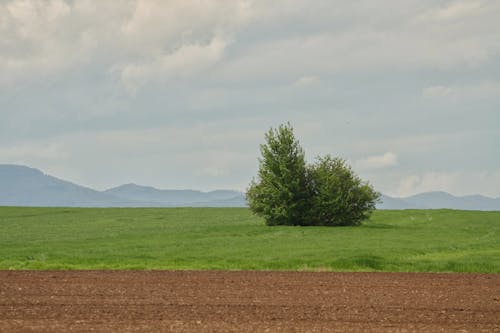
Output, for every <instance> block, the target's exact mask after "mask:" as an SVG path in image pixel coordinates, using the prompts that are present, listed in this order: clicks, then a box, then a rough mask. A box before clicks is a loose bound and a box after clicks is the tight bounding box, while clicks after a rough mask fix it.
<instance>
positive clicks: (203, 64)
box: [120, 37, 227, 92]
mask: <svg viewBox="0 0 500 333" xmlns="http://www.w3.org/2000/svg"><path fill="white" fill-rule="evenodd" d="M226 45H227V41H225V40H222V39H220V38H218V37H215V38H213V39H212V40H211V41H210V43H208V44H207V45H200V44H190V45H183V46H181V47H180V48H179V49H177V50H175V51H174V52H172V53H169V54H162V55H160V56H158V57H157V58H155V59H153V60H151V61H149V62H143V63H139V64H127V65H125V66H124V67H123V69H121V70H120V72H121V74H120V76H121V80H122V82H123V84H124V85H125V86H126V87H127V89H128V90H129V91H130V92H136V91H137V90H138V89H139V88H140V87H141V86H142V85H144V84H145V83H146V82H151V81H165V80H169V79H182V78H189V77H191V76H193V75H197V74H200V72H203V71H206V70H208V69H209V68H211V67H213V66H214V65H215V64H217V62H219V61H220V60H221V58H222V56H223V54H224V49H225V47H226Z"/></svg>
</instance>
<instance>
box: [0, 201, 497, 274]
mask: <svg viewBox="0 0 500 333" xmlns="http://www.w3.org/2000/svg"><path fill="white" fill-rule="evenodd" d="M0 269H229V270H248V269H255V270H312V271H315V270H321V271H323V270H325V271H408V272H410V271H411V272H428V271H432V272H491V273H493V272H494V273H499V272H500V212H473V211H454V210H405V211H377V212H375V213H374V215H373V216H372V218H371V220H370V221H367V222H366V223H365V224H364V225H363V226H361V227H333V228H331V227H330V228H329V227H267V226H265V225H264V222H263V220H261V219H260V218H258V217H255V216H253V215H252V214H251V213H250V211H249V210H248V209H245V208H137V209H133V208H119V209H115V208H110V209H94V208H91V209H90V208H87V209H85V208H14V207H0Z"/></svg>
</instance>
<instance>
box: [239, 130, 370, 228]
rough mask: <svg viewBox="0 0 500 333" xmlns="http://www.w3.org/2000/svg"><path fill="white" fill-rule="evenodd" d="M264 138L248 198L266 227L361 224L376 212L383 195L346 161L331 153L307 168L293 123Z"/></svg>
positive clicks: (271, 131)
mask: <svg viewBox="0 0 500 333" xmlns="http://www.w3.org/2000/svg"><path fill="white" fill-rule="evenodd" d="M265 140H266V142H265V143H264V144H262V145H261V146H260V151H261V154H262V157H261V158H260V159H259V171H258V174H257V179H256V180H255V179H253V180H252V181H251V183H250V186H249V188H248V190H247V193H246V197H247V200H248V203H249V206H250V209H251V210H252V211H253V212H254V213H255V214H257V215H259V216H262V217H264V219H265V221H266V224H267V225H323V226H344V225H359V224H361V222H362V221H363V220H365V219H367V218H368V217H369V216H370V214H371V213H372V212H373V210H374V209H375V204H376V203H377V201H378V199H379V197H380V194H379V193H377V192H375V190H374V189H373V187H372V186H371V185H370V184H369V183H368V182H364V181H362V180H361V179H360V178H359V177H358V176H357V175H356V174H355V173H354V172H353V170H352V169H351V168H350V167H349V166H348V165H347V163H346V162H345V161H344V160H343V159H341V158H333V157H331V156H329V155H327V156H326V157H322V158H321V157H320V158H318V159H317V161H316V162H315V163H314V164H312V165H306V162H305V157H304V156H305V155H304V150H303V149H302V148H301V147H300V145H299V142H298V141H297V139H295V136H294V134H293V128H292V127H291V125H290V124H286V125H280V126H279V127H278V128H277V129H273V128H271V129H270V130H269V132H267V133H266V136H265Z"/></svg>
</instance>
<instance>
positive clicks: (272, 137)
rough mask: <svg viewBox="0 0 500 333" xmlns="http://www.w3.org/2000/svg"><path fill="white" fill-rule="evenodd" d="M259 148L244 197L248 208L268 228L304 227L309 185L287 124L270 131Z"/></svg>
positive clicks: (300, 151)
mask: <svg viewBox="0 0 500 333" xmlns="http://www.w3.org/2000/svg"><path fill="white" fill-rule="evenodd" d="M265 140H266V142H265V144H262V145H261V146H260V151H261V154H262V157H261V158H260V159H259V171H258V175H257V180H255V179H254V180H252V182H251V183H250V186H249V188H248V190H247V193H246V197H247V200H248V203H249V206H250V209H251V210H252V211H253V212H254V213H256V214H257V215H260V216H262V217H264V219H265V221H266V224H267V225H306V224H307V220H306V217H307V215H308V214H307V206H308V198H309V193H308V186H307V179H306V162H305V157H304V150H303V149H302V148H301V147H300V145H299V142H298V141H297V140H296V139H295V136H294V134H293V128H292V127H291V125H290V124H286V125H280V126H279V127H278V128H277V129H273V128H271V129H270V130H269V131H268V132H267V133H266V136H265Z"/></svg>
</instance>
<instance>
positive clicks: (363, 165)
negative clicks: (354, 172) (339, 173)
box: [355, 152, 398, 169]
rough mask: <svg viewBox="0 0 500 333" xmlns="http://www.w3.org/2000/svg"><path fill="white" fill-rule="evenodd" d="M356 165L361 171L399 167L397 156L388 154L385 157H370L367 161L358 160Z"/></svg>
mask: <svg viewBox="0 0 500 333" xmlns="http://www.w3.org/2000/svg"><path fill="white" fill-rule="evenodd" d="M355 165H356V167H357V168H359V169H380V168H387V167H393V166H396V165H398V158H397V156H396V154H394V153H391V152H387V153H385V154H383V155H375V156H369V157H367V158H365V159H362V160H358V161H356V163H355Z"/></svg>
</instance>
